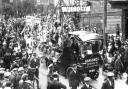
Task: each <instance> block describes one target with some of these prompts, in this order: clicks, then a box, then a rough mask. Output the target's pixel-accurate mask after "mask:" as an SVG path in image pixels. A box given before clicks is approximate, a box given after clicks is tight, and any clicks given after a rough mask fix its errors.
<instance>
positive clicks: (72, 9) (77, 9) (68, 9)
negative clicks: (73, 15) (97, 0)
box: [62, 6, 90, 12]
mask: <svg viewBox="0 0 128 89" xmlns="http://www.w3.org/2000/svg"><path fill="white" fill-rule="evenodd" d="M88 11H90V6H88V7H85V6H72V7H70V6H69V7H62V12H88Z"/></svg>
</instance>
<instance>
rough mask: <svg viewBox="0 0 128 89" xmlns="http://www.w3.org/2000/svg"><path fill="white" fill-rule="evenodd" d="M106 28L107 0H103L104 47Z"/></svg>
mask: <svg viewBox="0 0 128 89" xmlns="http://www.w3.org/2000/svg"><path fill="white" fill-rule="evenodd" d="M106 29H107V0H104V26H103V37H104V46H105V47H106V40H107V39H106V36H105V34H106Z"/></svg>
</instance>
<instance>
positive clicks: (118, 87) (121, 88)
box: [39, 64, 128, 89]
mask: <svg viewBox="0 0 128 89" xmlns="http://www.w3.org/2000/svg"><path fill="white" fill-rule="evenodd" d="M43 65H44V64H41V65H40V72H39V75H40V76H39V82H40V85H41V89H44V87H43V85H44V82H46V81H47V79H44V77H45V75H44V74H43V73H44V70H45V69H44V68H43ZM46 72H47V71H46ZM104 78H105V76H104V75H103V74H102V69H101V68H100V75H99V78H98V79H97V80H92V81H90V83H91V85H92V86H94V87H95V88H96V89H101V86H102V83H103V81H104ZM125 81H126V75H125V74H124V76H123V78H122V79H117V80H115V89H128V85H126V83H125ZM60 82H61V83H63V84H65V85H66V86H67V89H70V88H69V84H68V80H67V79H65V78H64V77H63V76H61V75H60ZM81 86H82V85H80V86H79V88H78V89H80V88H81Z"/></svg>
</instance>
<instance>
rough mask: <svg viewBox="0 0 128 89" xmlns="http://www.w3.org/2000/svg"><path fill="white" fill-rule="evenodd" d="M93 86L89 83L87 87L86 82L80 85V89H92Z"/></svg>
mask: <svg viewBox="0 0 128 89" xmlns="http://www.w3.org/2000/svg"><path fill="white" fill-rule="evenodd" d="M92 88H93V87H92V86H91V85H89V87H87V85H86V84H84V85H83V86H82V87H81V89H92Z"/></svg>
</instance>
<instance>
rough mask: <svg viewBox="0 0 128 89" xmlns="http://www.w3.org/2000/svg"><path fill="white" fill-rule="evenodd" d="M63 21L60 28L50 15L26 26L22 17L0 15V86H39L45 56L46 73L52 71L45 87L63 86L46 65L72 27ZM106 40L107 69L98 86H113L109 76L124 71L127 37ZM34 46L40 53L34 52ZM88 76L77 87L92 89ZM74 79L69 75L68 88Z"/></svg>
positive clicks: (19, 88) (23, 88) (110, 88)
mask: <svg viewBox="0 0 128 89" xmlns="http://www.w3.org/2000/svg"><path fill="white" fill-rule="evenodd" d="M67 18H68V17H67ZM66 23H69V24H65V26H64V27H63V30H61V26H60V23H59V22H57V21H56V20H55V19H51V17H47V18H45V19H43V20H42V24H41V25H38V24H35V25H33V26H27V25H26V23H25V20H24V19H23V18H20V19H15V18H11V19H8V20H6V21H5V20H4V19H2V20H1V22H0V87H2V89H35V83H36V84H37V86H36V87H37V89H39V87H40V86H39V67H40V63H41V62H42V60H43V59H45V60H46V65H47V67H48V71H49V75H48V76H50V75H52V81H51V82H48V87H47V89H61V88H63V89H66V86H65V85H63V84H62V83H60V82H59V76H58V74H54V73H53V71H52V70H53V69H50V66H51V65H52V66H53V65H54V64H55V63H56V60H57V59H58V58H59V56H60V53H61V52H62V51H63V47H64V45H66V44H64V42H65V41H66V40H67V39H68V40H69V36H68V32H69V31H73V30H72V29H74V28H73V25H71V24H72V22H71V23H70V21H67V22H66ZM107 43H108V44H107V47H105V48H103V53H102V59H103V62H102V67H103V70H104V71H107V72H108V74H107V76H108V77H107V78H106V79H105V80H104V83H103V86H102V89H114V80H113V78H112V77H114V79H118V78H121V77H122V74H123V73H124V72H126V73H128V68H127V65H128V41H127V40H126V41H122V40H121V39H120V37H119V36H118V37H114V36H111V37H109V39H108V42H107ZM37 48H38V49H39V50H40V51H41V52H42V55H43V56H42V55H41V56H39V55H37V53H35V50H36V49H37ZM76 51H78V50H76ZM78 55H79V54H78ZM54 72H56V71H54ZM110 72H113V73H114V74H113V73H110ZM50 73H51V74H50ZM75 73H76V70H75ZM76 75H77V74H76ZM42 80H43V79H42ZM89 80H90V78H88V77H85V79H84V80H83V86H82V88H81V89H93V87H92V86H91V85H90V84H89ZM78 83H79V82H78V81H77V78H76V76H72V79H71V80H70V81H69V86H70V88H71V89H77V87H78V86H79V84H78ZM109 83H110V84H109ZM126 83H128V79H127V81H126Z"/></svg>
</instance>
